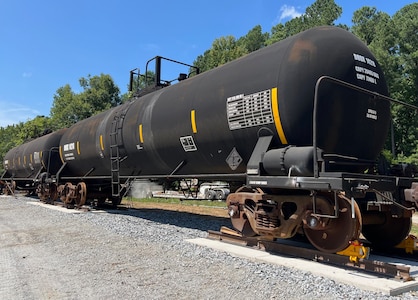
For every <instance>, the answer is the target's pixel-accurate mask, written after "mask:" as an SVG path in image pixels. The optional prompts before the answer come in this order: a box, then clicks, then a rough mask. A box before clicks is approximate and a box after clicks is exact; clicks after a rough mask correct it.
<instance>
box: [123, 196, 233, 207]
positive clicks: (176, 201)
mask: <svg viewBox="0 0 418 300" xmlns="http://www.w3.org/2000/svg"><path fill="white" fill-rule="evenodd" d="M123 200H124V201H126V202H130V201H132V202H141V203H162V204H179V205H189V206H210V207H226V204H225V201H217V200H215V201H211V200H189V199H177V198H144V199H138V198H124V199H123Z"/></svg>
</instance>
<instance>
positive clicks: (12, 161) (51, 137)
mask: <svg viewBox="0 0 418 300" xmlns="http://www.w3.org/2000/svg"><path fill="white" fill-rule="evenodd" d="M65 130H66V129H61V130H58V131H55V132H52V133H49V134H46V135H44V136H41V137H39V138H37V139H34V140H32V141H29V142H27V143H25V144H22V145H19V146H17V147H14V148H12V149H11V150H9V151H8V152H7V153H6V155H5V156H4V160H3V163H4V168H5V170H6V174H5V175H4V176H3V177H4V178H10V177H13V178H16V179H18V178H27V179H33V178H36V176H37V175H39V173H40V172H46V171H49V173H50V174H56V172H57V171H58V170H59V168H60V167H61V165H62V163H61V160H60V159H59V154H58V146H59V142H60V140H61V137H62V135H63V134H64V132H65Z"/></svg>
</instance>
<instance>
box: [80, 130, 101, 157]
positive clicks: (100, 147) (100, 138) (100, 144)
mask: <svg viewBox="0 0 418 300" xmlns="http://www.w3.org/2000/svg"><path fill="white" fill-rule="evenodd" d="M99 141H100V149H102V151H104V145H103V135H102V134H101V135H100V137H99ZM77 151H78V148H77ZM78 154H80V153H78Z"/></svg>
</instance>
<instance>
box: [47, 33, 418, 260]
mask: <svg viewBox="0 0 418 300" xmlns="http://www.w3.org/2000/svg"><path fill="white" fill-rule="evenodd" d="M157 75H158V74H157ZM157 77H159V75H158V76H156V78H157ZM156 84H157V87H161V85H160V86H158V85H159V81H158V80H156ZM164 86H166V87H164V88H162V89H157V90H155V91H153V92H151V93H148V94H145V95H142V94H141V95H140V94H137V96H135V97H134V99H132V101H130V102H128V103H125V104H123V105H121V106H118V107H115V108H113V109H110V110H108V111H105V112H103V113H101V114H98V115H96V116H93V117H91V118H88V119H86V120H83V121H81V122H79V123H77V124H75V125H73V126H72V127H70V128H69V129H68V130H66V131H65V132H64V134H63V135H62V137H61V139H60V142H59V157H60V161H61V163H62V167H61V168H60V170H59V172H57V173H59V174H55V177H56V181H57V183H59V184H60V187H59V188H57V190H58V191H59V195H60V198H61V200H63V201H64V202H65V203H76V205H77V206H80V205H82V204H84V202H85V201H86V198H87V196H89V197H92V198H94V197H99V198H100V197H108V198H111V199H112V201H113V202H114V204H118V203H119V201H120V198H121V195H122V194H123V190H124V189H125V188H126V187H127V186H128V182H129V181H130V180H132V179H136V178H150V179H159V180H169V179H172V178H179V179H185V178H199V179H202V180H211V179H213V180H219V179H222V180H225V181H229V182H235V183H236V182H238V183H241V185H242V187H241V188H239V189H237V190H233V191H232V192H231V193H230V194H229V196H228V199H227V201H226V202H227V206H228V213H229V215H230V217H231V222H232V225H233V227H234V228H235V229H236V230H237V231H238V232H240V233H241V234H243V235H245V236H253V235H262V236H268V237H269V238H291V237H293V236H295V235H296V234H298V233H301V234H303V235H305V236H306V237H307V239H308V240H309V241H310V242H311V244H312V245H313V246H314V247H316V248H318V249H320V250H322V251H326V252H338V251H341V250H343V249H345V248H346V247H347V246H348V245H349V244H350V242H352V241H353V240H356V239H358V238H359V236H360V233H361V232H362V233H363V234H364V236H366V238H367V239H368V240H369V241H370V242H371V243H372V245H374V246H375V247H382V248H383V247H392V246H394V245H396V244H397V243H399V242H400V241H402V240H403V239H404V238H405V237H406V236H407V235H408V233H409V231H410V227H411V219H412V212H413V211H414V207H416V206H417V202H418V199H416V196H415V195H417V194H418V182H417V180H416V179H413V178H406V177H399V176H388V175H387V174H385V175H382V174H379V172H378V170H376V164H375V161H376V159H377V157H378V155H379V153H380V151H381V149H382V147H383V144H384V142H385V139H386V136H387V132H388V127H389V123H390V101H394V100H393V99H390V98H389V97H387V95H388V91H387V87H386V82H385V78H384V75H383V72H382V70H381V68H380V66H379V64H378V63H377V61H376V59H375V58H374V57H373V54H372V53H371V52H370V50H369V49H368V48H367V47H366V46H365V45H364V44H363V43H362V42H361V41H360V40H358V39H357V38H356V37H355V36H354V35H352V34H351V33H349V32H347V31H345V30H343V29H340V28H336V27H318V28H314V29H310V30H307V31H305V32H302V33H300V34H297V35H295V36H293V37H290V38H288V39H286V40H283V41H280V42H278V43H275V44H273V45H271V46H268V47H265V48H262V49H260V50H258V51H256V52H253V53H251V54H248V55H246V56H244V57H242V58H240V59H237V60H235V61H233V62H230V63H227V64H225V65H223V66H220V67H218V68H216V69H213V70H210V71H207V72H204V73H203V74H199V75H197V76H194V77H191V78H188V79H187V80H184V81H181V82H179V83H177V84H175V85H170V86H168V85H167V84H164Z"/></svg>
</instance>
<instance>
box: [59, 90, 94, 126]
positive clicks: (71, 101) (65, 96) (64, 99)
mask: <svg viewBox="0 0 418 300" xmlns="http://www.w3.org/2000/svg"><path fill="white" fill-rule="evenodd" d="M87 111H88V107H87V105H86V104H85V103H83V102H82V101H81V99H80V97H78V96H77V95H76V94H75V93H74V92H73V91H72V89H71V86H70V85H69V84H66V85H65V86H63V87H60V88H58V90H57V91H56V93H55V95H54V101H53V103H52V107H51V118H52V122H53V124H54V125H55V126H56V128H65V127H70V126H71V125H73V124H75V123H76V122H78V121H80V120H82V119H83V118H85V117H86V116H87V114H88V113H87Z"/></svg>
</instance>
